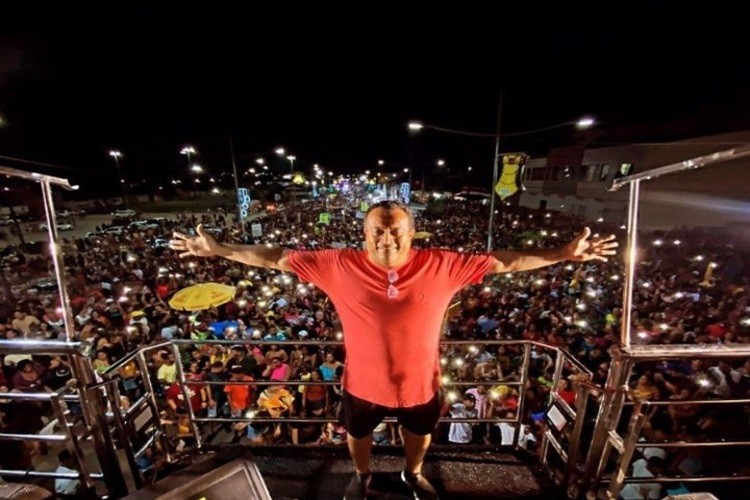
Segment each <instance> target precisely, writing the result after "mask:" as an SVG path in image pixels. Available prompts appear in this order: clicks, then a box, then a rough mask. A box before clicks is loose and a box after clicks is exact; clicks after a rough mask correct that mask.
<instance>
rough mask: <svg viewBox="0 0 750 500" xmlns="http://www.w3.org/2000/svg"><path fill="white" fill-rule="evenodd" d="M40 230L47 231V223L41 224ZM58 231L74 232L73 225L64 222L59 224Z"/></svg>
mask: <svg viewBox="0 0 750 500" xmlns="http://www.w3.org/2000/svg"><path fill="white" fill-rule="evenodd" d="M39 229H40V230H42V231H46V230H47V223H46V222H43V223H41V224H39ZM57 230H58V231H72V230H73V224H70V223H69V222H62V223H58V224H57Z"/></svg>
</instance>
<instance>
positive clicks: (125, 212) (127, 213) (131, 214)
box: [112, 208, 138, 217]
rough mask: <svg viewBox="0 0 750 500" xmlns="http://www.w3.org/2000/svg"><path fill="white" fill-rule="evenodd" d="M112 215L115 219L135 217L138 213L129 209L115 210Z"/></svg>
mask: <svg viewBox="0 0 750 500" xmlns="http://www.w3.org/2000/svg"><path fill="white" fill-rule="evenodd" d="M112 215H114V216H115V217H135V216H136V215H138V213H137V212H136V211H135V210H133V209H131V208H126V209H123V210H115V211H114V212H112Z"/></svg>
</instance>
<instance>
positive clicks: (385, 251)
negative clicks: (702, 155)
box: [364, 201, 415, 267]
mask: <svg viewBox="0 0 750 500" xmlns="http://www.w3.org/2000/svg"><path fill="white" fill-rule="evenodd" d="M364 230H365V247H366V249H367V253H368V254H369V256H370V260H372V261H373V262H375V263H376V264H380V265H381V266H386V267H393V266H398V265H401V264H403V263H404V262H405V261H406V258H407V256H408V255H409V250H410V249H411V241H412V239H413V238H414V233H415V231H414V216H413V215H412V213H411V211H410V210H409V207H407V206H406V205H404V204H403V203H399V202H397V201H381V202H380V203H376V204H375V205H373V206H371V207H370V209H369V210H368V211H367V215H366V216H365V225H364Z"/></svg>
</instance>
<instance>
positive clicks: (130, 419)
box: [99, 342, 173, 488]
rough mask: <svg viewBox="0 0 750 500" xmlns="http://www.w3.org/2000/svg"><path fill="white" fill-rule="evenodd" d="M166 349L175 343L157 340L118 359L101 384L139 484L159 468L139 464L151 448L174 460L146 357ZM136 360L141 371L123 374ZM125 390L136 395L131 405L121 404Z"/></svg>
mask: <svg viewBox="0 0 750 500" xmlns="http://www.w3.org/2000/svg"><path fill="white" fill-rule="evenodd" d="M163 349H169V350H171V349H172V345H171V343H170V342H161V343H159V344H154V345H151V346H148V347H145V348H143V349H140V350H138V351H134V352H132V353H130V354H128V355H127V356H125V357H123V358H122V359H120V360H118V361H117V362H116V363H114V364H112V365H111V366H109V367H108V368H107V370H106V371H105V372H104V373H103V374H102V378H103V379H105V381H106V382H105V383H104V384H101V386H100V388H99V389H100V390H103V395H104V396H105V397H107V399H108V402H109V408H110V414H111V415H112V418H113V423H114V424H115V427H116V430H117V432H118V433H119V435H120V443H121V445H122V448H123V449H124V451H125V455H126V457H127V460H128V463H129V464H130V467H131V470H132V471H133V472H134V474H133V478H134V481H135V484H136V486H137V487H138V488H141V487H142V486H143V485H144V484H146V483H147V482H149V481H150V480H152V479H153V478H154V477H155V473H156V472H157V471H156V470H155V469H154V468H148V467H145V468H144V467H142V466H141V465H139V460H141V459H142V458H143V457H144V455H146V454H147V453H148V452H149V451H151V452H152V455H157V454H159V453H162V454H163V455H164V457H165V459H166V461H167V462H172V461H173V454H172V450H171V448H170V446H169V443H168V440H167V436H166V432H165V429H164V425H163V424H162V420H161V418H160V414H161V411H160V407H159V401H158V396H157V394H156V390H155V389H154V385H153V383H152V380H151V377H150V369H149V366H148V361H147V360H146V355H147V354H148V353H150V352H153V351H159V350H163ZM132 364H134V365H135V366H136V367H137V368H136V370H137V371H136V372H135V373H133V374H131V375H132V376H130V377H125V376H123V370H124V369H125V368H126V367H128V366H129V365H132ZM128 382H132V383H133V384H136V387H134V388H132V389H130V388H129V385H127V383H128ZM122 391H125V392H127V393H128V394H129V396H133V397H134V400H133V401H130V399H128V405H127V407H125V406H123V405H121V394H122Z"/></svg>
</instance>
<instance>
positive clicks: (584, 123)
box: [407, 93, 595, 252]
mask: <svg viewBox="0 0 750 500" xmlns="http://www.w3.org/2000/svg"><path fill="white" fill-rule="evenodd" d="M501 112H502V93H500V97H499V99H498V105H497V129H496V130H495V133H494V134H488V133H486V132H467V131H465V130H456V129H451V128H445V127H439V126H437V125H430V124H427V123H423V122H420V121H410V122H409V123H408V124H407V128H408V129H409V131H410V132H419V131H421V130H423V129H431V130H437V131H438V132H444V133H447V134H457V135H466V136H470V137H493V138H494V139H495V157H494V159H493V162H492V184H491V185H490V217H489V222H488V229H487V233H488V234H487V251H488V252H491V251H492V229H493V223H494V218H495V184H497V177H498V170H499V160H500V118H501V116H502V115H501ZM594 124H595V120H594V118H592V117H590V116H586V117H582V118H580V119H578V120H577V121H567V122H562V123H557V124H555V125H551V126H549V127H542V128H537V129H533V130H524V131H521V132H511V133H505V134H503V137H517V136H523V135H530V134H536V133H539V132H545V131H547V130H553V129H556V128H561V127H566V126H569V125H574V126H575V127H576V128H578V129H585V128H589V127H591V126H592V125H594ZM438 165H440V163H438Z"/></svg>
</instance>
